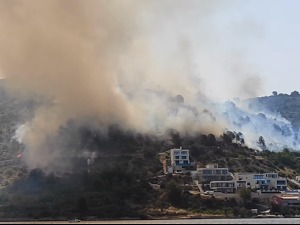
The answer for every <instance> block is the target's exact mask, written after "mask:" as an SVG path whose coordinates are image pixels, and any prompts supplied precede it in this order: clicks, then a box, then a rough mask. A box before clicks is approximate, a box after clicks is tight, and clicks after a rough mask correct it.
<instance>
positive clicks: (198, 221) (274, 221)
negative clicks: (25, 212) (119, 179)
mask: <svg viewBox="0 0 300 225" xmlns="http://www.w3.org/2000/svg"><path fill="white" fill-rule="evenodd" d="M0 224H7V223H0ZM9 224H70V223H69V222H68V221H55V222H49V221H47V222H14V223H9ZM77 224H300V218H275V219H269V218H267V219H265V218H259V219H192V220H191V219H190V220H119V221H82V222H80V223H77Z"/></svg>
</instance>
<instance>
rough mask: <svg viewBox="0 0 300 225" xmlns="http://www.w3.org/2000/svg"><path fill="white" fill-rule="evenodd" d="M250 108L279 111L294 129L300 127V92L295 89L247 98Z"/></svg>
mask: <svg viewBox="0 0 300 225" xmlns="http://www.w3.org/2000/svg"><path fill="white" fill-rule="evenodd" d="M247 102H248V103H249V105H250V107H251V108H254V109H257V110H263V111H265V109H268V110H270V111H271V112H274V113H280V114H281V115H282V116H283V117H284V118H286V119H287V120H289V121H290V122H291V123H292V125H293V127H294V128H295V129H297V130H298V129H299V128H300V94H299V92H297V91H294V92H292V93H291V94H290V95H288V94H277V92H274V93H273V95H272V96H265V97H259V98H252V99H249V100H247Z"/></svg>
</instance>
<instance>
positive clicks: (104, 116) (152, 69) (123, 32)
mask: <svg viewBox="0 0 300 225" xmlns="http://www.w3.org/2000/svg"><path fill="white" fill-rule="evenodd" d="M230 7H231V6H230V5H229V4H228V3H225V1H215V0H209V1H195V0H190V1H186V0H173V1H169V0H163V1H156V0H154V1H145V0H124V1H119V0H84V1H82V0H43V1H40V0H1V1H0V71H1V76H4V77H5V78H6V79H7V81H8V83H9V87H10V90H11V91H12V93H13V94H14V95H17V96H19V97H20V96H30V95H32V94H34V95H40V96H43V97H45V98H46V99H48V101H49V102H50V104H48V105H46V106H45V105H44V106H43V107H41V108H39V110H37V111H36V112H35V116H34V118H33V119H32V120H31V121H28V122H27V123H26V124H25V126H26V133H25V134H23V133H22V141H23V142H24V144H25V145H26V154H25V157H26V160H27V162H28V165H29V166H31V167H37V166H40V165H47V164H49V163H52V162H53V161H55V159H57V158H58V157H60V156H61V155H63V154H67V153H64V152H61V151H60V150H59V149H55V150H53V149H52V148H51V146H53V145H52V144H51V143H49V142H48V141H47V137H49V135H52V134H54V133H56V132H57V131H58V129H59V127H60V126H61V125H63V124H65V123H66V121H68V120H69V119H75V120H77V121H80V123H82V124H87V125H89V126H107V125H110V124H119V125H120V126H121V127H122V128H124V129H134V130H137V131H139V132H145V133H162V134H163V133H164V132H165V131H166V130H168V129H176V130H179V131H181V132H189V133H193V132H199V131H200V132H203V133H214V134H221V133H222V132H223V131H224V130H225V129H226V128H232V127H230V124H231V121H232V119H231V120H228V118H227V117H224V115H223V114H222V113H223V111H221V112H220V111H219V110H220V105H219V104H216V103H215V101H213V99H214V97H220V96H223V94H224V93H230V94H234V95H239V96H246V97H249V94H250V95H251V96H253V95H256V94H258V93H257V92H255V91H253V90H255V89H253V88H251V87H249V86H247V88H243V91H241V89H239V88H233V86H234V87H239V86H242V85H245V83H247V84H249V83H253V85H255V86H256V87H257V85H256V84H257V81H259V78H258V75H257V73H256V72H255V73H251V72H249V71H247V73H246V72H244V71H245V70H243V69H241V67H243V65H246V64H247V63H246V62H241V58H239V59H238V60H237V59H235V58H234V57H233V58H231V59H230V60H229V61H226V60H221V58H222V57H224V55H226V54H225V53H226V50H225V48H223V46H222V36H221V37H220V35H219V33H218V32H219V31H218V28H217V27H215V21H214V19H215V15H216V14H217V13H218V12H220V11H221V10H223V11H226V10H227V9H228V8H230ZM254 33H255V32H254ZM227 35H228V34H227ZM229 58H230V57H229ZM225 64H226V65H225ZM236 67H238V68H239V69H238V70H237V73H238V74H234V73H233V72H232V68H236ZM241 71H242V72H241ZM239 76H240V77H241V78H239V79H236V81H237V82H238V83H235V84H234V85H233V82H228V83H227V82H224V80H228V79H227V78H229V80H234V79H235V78H236V77H239ZM248 81H251V82H248ZM225 83H226V85H225ZM259 83H260V82H259ZM232 90H236V92H235V93H232ZM256 90H257V89H256ZM258 91H259V90H258ZM222 107H224V106H222ZM207 109H209V111H207ZM223 109H224V108H223ZM227 111H228V110H227ZM208 112H211V113H208ZM239 128H240V129H241V131H242V130H243V129H242V128H241V126H240V127H239ZM251 131H252V130H251ZM249 136H250V137H251V135H249ZM255 138H256V137H255ZM251 140H252V138H251ZM253 140H254V138H253ZM249 143H250V142H249Z"/></svg>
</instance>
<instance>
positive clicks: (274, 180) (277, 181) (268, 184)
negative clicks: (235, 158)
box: [234, 173, 287, 191]
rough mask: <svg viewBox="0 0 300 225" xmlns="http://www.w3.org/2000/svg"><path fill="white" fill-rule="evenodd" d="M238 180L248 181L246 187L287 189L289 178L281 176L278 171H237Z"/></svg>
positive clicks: (236, 177)
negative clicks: (260, 172)
mask: <svg viewBox="0 0 300 225" xmlns="http://www.w3.org/2000/svg"><path fill="white" fill-rule="evenodd" d="M234 176H235V179H236V180H237V181H246V187H247V188H251V189H257V190H280V191H285V190H286V189H287V179H286V178H283V177H279V176H278V174H277V173H263V174H257V173H235V174H234Z"/></svg>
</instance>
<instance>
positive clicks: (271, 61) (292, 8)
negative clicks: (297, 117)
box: [216, 0, 300, 95]
mask: <svg viewBox="0 0 300 225" xmlns="http://www.w3.org/2000/svg"><path fill="white" fill-rule="evenodd" d="M299 9H300V1H298V0H248V1H236V2H235V6H234V7H230V9H228V10H226V11H225V12H224V13H223V14H222V13H221V14H220V15H219V16H217V17H216V20H222V19H223V23H221V26H220V30H222V29H223V32H225V33H226V32H228V33H230V32H232V33H231V35H229V37H232V34H233V33H234V32H235V31H234V28H232V27H226V21H227V22H228V21H231V22H230V24H231V25H230V26H232V24H234V23H235V22H234V21H236V25H237V27H238V28H237V30H236V31H237V33H236V39H235V38H234V39H233V40H231V41H230V40H224V46H226V47H229V48H230V49H231V50H232V49H236V50H237V52H238V54H240V55H241V56H242V57H244V58H245V60H246V61H247V63H248V64H249V65H251V67H252V69H254V70H255V72H257V73H258V75H259V76H260V77H261V78H262V81H263V84H264V85H263V88H262V90H260V91H259V94H260V95H269V94H271V93H272V91H273V90H276V91H278V92H283V93H290V92H292V91H294V90H298V91H299V90H300V87H299V83H300V14H299ZM239 23H240V24H239ZM219 25H220V24H219ZM227 25H228V23H227ZM242 27H244V28H242ZM228 29H229V30H230V29H232V30H230V31H229V30H228ZM225 36H226V35H225Z"/></svg>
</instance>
